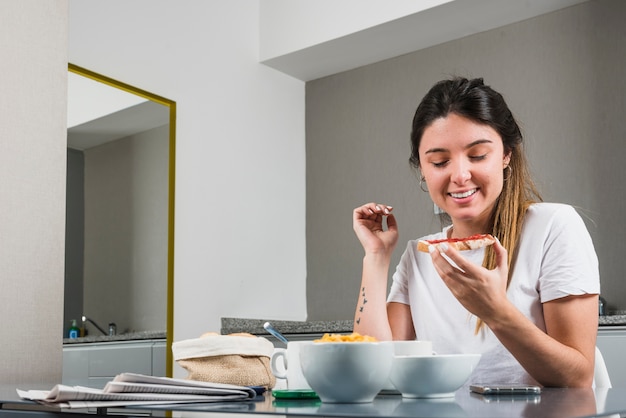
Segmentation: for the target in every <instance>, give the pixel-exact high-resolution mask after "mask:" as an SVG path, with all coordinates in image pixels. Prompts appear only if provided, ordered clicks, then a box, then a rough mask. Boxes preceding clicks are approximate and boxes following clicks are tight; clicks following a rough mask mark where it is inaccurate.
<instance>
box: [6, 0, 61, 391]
mask: <svg viewBox="0 0 626 418" xmlns="http://www.w3.org/2000/svg"><path fill="white" fill-rule="evenodd" d="M0 18H1V20H2V24H0V62H1V63H2V64H1V65H2V77H0V91H1V92H2V93H1V94H0V115H2V123H1V124H0V190H1V192H0V237H1V239H0V289H1V290H0V318H1V320H0V341H2V343H1V344H0V376H1V378H0V379H1V380H2V383H3V384H10V383H19V382H21V383H24V382H29V383H37V382H47V383H49V382H55V381H60V379H61V358H62V353H61V341H62V337H63V323H62V319H63V266H64V265H63V254H64V237H65V229H64V227H65V164H66V151H65V132H66V97H67V93H66V91H67V72H66V71H65V69H66V68H67V45H66V38H67V2H66V1H65V0H49V1H44V2H42V1H37V0H27V1H24V0H19V1H17V0H15V1H2V2H0Z"/></svg>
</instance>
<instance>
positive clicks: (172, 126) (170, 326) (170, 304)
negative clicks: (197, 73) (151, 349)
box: [68, 63, 176, 377]
mask: <svg viewBox="0 0 626 418" xmlns="http://www.w3.org/2000/svg"><path fill="white" fill-rule="evenodd" d="M68 70H69V71H70V72H72V73H75V74H78V75H81V76H83V77H87V78H90V79H92V80H95V81H98V82H100V83H104V84H107V85H109V86H111V87H114V88H117V89H120V90H123V91H126V92H128V93H132V94H135V95H137V96H140V97H143V98H145V99H148V100H151V101H153V102H156V103H159V104H161V105H164V106H167V107H168V108H169V166H168V173H169V174H168V215H167V222H168V225H167V314H166V316H167V318H166V343H165V345H166V352H165V370H166V375H167V376H168V377H172V370H173V359H172V341H173V338H174V191H175V173H176V170H175V169H176V102H174V101H172V100H170V99H166V98H164V97H161V96H158V95H156V94H153V93H150V92H148V91H145V90H142V89H139V88H137V87H134V86H131V85H129V84H126V83H123V82H121V81H117V80H114V79H112V78H110V77H107V76H104V75H102V74H98V73H95V72H93V71H91V70H87V69H86V68H82V67H79V66H78V65H74V64H71V63H70V64H68Z"/></svg>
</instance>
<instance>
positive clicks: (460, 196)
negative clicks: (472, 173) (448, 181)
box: [449, 189, 478, 199]
mask: <svg viewBox="0 0 626 418" xmlns="http://www.w3.org/2000/svg"><path fill="white" fill-rule="evenodd" d="M477 191H478V189H472V190H468V191H466V192H463V193H449V195H450V196H452V197H453V198H455V199H463V198H466V197H469V196H471V195H473V194H474V193H476V192H477Z"/></svg>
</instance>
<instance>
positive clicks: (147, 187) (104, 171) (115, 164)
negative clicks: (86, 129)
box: [65, 125, 169, 335]
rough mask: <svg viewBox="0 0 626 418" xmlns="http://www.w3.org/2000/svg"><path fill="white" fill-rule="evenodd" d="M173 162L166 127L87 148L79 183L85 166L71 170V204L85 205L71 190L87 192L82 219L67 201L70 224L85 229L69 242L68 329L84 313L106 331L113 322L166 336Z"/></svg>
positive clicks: (93, 331) (119, 327) (121, 327)
mask: <svg viewBox="0 0 626 418" xmlns="http://www.w3.org/2000/svg"><path fill="white" fill-rule="evenodd" d="M71 161H72V162H73V161H74V158H72V160H71ZM168 163H169V125H164V126H161V127H158V128H154V129H150V130H148V131H145V132H141V133H138V134H135V135H132V136H129V137H126V138H122V139H119V140H116V141H113V142H110V143H107V144H104V145H100V146H97V147H94V148H90V149H87V150H86V151H84V178H76V177H80V176H81V175H82V174H83V167H81V166H80V165H76V164H72V165H70V166H68V198H70V197H71V196H74V197H75V198H79V199H80V197H81V196H80V195H81V192H82V190H80V189H79V190H78V191H77V190H74V187H78V188H80V187H84V193H83V196H82V198H83V199H84V208H82V209H83V210H84V212H83V213H77V212H80V209H81V208H80V207H78V208H77V206H80V203H81V202H76V199H71V200H68V219H69V218H71V219H69V221H71V224H74V225H75V224H76V222H77V221H78V219H77V218H79V217H80V216H82V217H83V220H84V227H83V231H81V230H79V226H77V225H75V228H74V232H75V233H74V234H72V235H68V236H67V240H68V242H67V259H66V260H67V261H68V265H67V267H66V272H67V274H68V276H69V275H71V285H70V286H68V287H71V288H69V289H66V298H67V299H68V300H67V303H66V304H65V312H66V321H65V322H66V325H67V324H68V323H69V321H70V320H71V319H78V320H79V326H80V316H81V315H82V314H83V313H84V314H85V315H87V316H88V317H89V318H91V319H92V320H94V321H95V322H96V323H98V325H100V326H101V327H102V328H104V329H105V331H106V330H107V329H108V326H107V325H108V323H109V322H115V323H116V325H117V330H118V332H119V333H122V332H125V331H164V330H165V329H166V314H167V304H166V300H167V243H168V235H167V228H168V192H169V191H168V179H169V178H168V174H169V171H168V169H169V165H168ZM75 169H76V171H74V170H75ZM81 182H84V184H82V183H81ZM69 187H72V190H71V192H72V193H71V194H70V190H69ZM77 196H78V197H77ZM71 208H75V210H74V212H73V213H72V214H71V213H70V209H71ZM74 216H76V218H74ZM68 225H70V222H68ZM80 226H83V225H80ZM83 232H84V236H83V235H82V233H83ZM78 252H80V255H79V254H76V253H78ZM82 255H84V257H82ZM68 283H70V281H69V280H68ZM86 326H87V329H88V331H89V333H90V334H91V335H98V334H100V332H99V331H98V330H97V329H96V328H95V327H93V326H92V325H90V324H87V325H86Z"/></svg>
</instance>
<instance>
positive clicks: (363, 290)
mask: <svg viewBox="0 0 626 418" xmlns="http://www.w3.org/2000/svg"><path fill="white" fill-rule="evenodd" d="M361 299H362V302H361V306H359V312H363V309H364V308H365V304H366V303H367V298H366V297H365V288H364V287H362V288H361ZM356 323H357V324H360V323H361V317H360V316H359V317H358V318H357V320H356Z"/></svg>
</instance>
